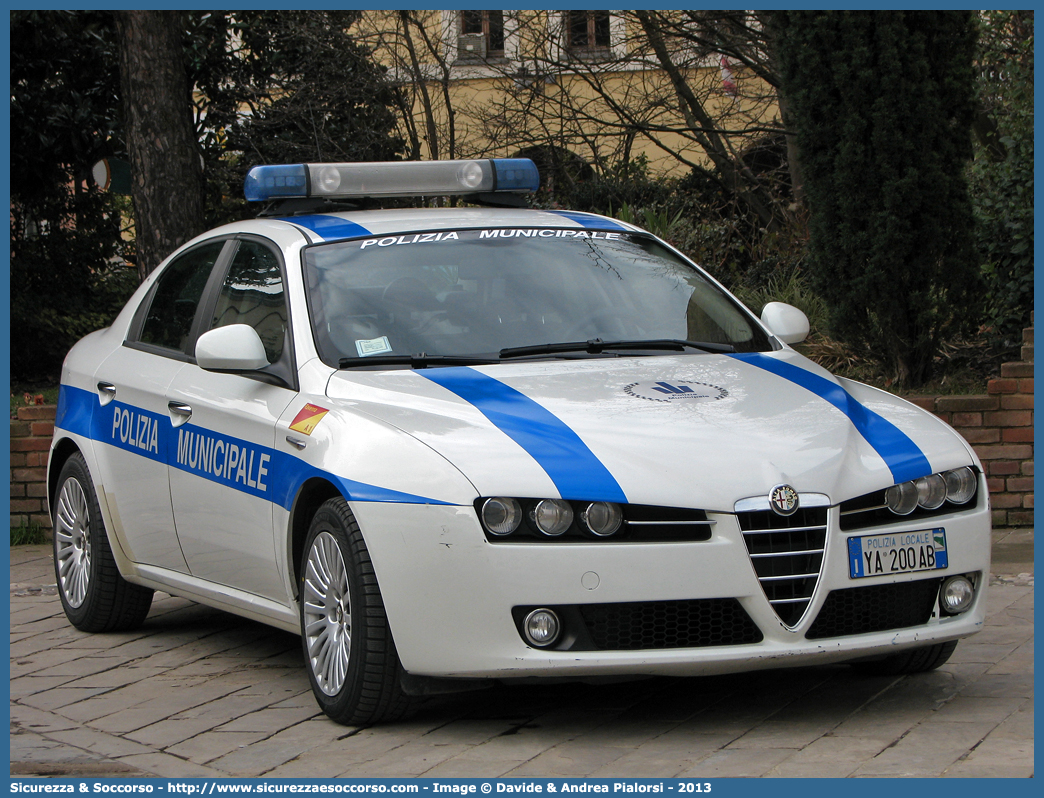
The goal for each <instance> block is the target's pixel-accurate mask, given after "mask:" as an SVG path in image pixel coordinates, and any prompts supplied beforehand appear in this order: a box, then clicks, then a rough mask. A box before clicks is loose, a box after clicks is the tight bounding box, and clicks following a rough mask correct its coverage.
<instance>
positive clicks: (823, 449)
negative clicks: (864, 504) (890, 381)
mask: <svg viewBox="0 0 1044 798" xmlns="http://www.w3.org/2000/svg"><path fill="white" fill-rule="evenodd" d="M327 393H328V396H329V398H330V399H331V400H333V403H335V404H337V405H339V406H340V407H341V408H343V410H344V411H345V412H349V411H351V412H362V413H366V414H367V415H370V416H373V417H376V418H378V419H380V420H382V421H384V422H385V423H388V424H391V425H393V426H395V427H397V428H399V429H400V430H402V431H404V432H406V433H408V434H409V435H411V436H413V437H414V438H416V439H418V440H420V441H422V442H423V443H425V444H427V445H428V446H429V447H431V448H432V449H434V450H435V451H436V452H438V453H439V454H441V455H442V456H443V457H444V458H446V460H448V461H449V462H450V463H452V464H453V466H455V467H456V468H457V469H459V470H460V471H461V472H462V473H463V474H464V475H465V476H466V477H467V478H468V479H469V480H470V481H471V482H472V484H473V485H474V486H475V489H476V491H477V493H478V495H480V496H496V495H509V496H518V497H533V498H535V497H559V496H560V497H562V498H566V499H577V500H580V499H588V500H599V499H600V500H612V501H628V502H631V503H636V504H657V505H670V506H688V507H701V508H704V509H707V510H712V511H713V510H718V511H732V510H733V507H734V505H735V502H736V501H738V500H740V499H743V498H750V497H763V496H767V494H768V493H769V491H771V489H772V488H773V487H774V486H776V485H779V484H781V483H785V484H789V485H791V486H792V487H794V488H795V489H796V490H797V491H798V492H799V493H819V494H825V495H826V496H828V497H829V498H830V500H831V502H832V503H837V502H840V501H842V500H844V499H848V498H852V497H855V496H859V495H862V494H864V493H867V492H870V491H872V490H878V489H881V488H883V487H887V486H889V485H892V484H895V483H897V482H902V481H905V480H907V479H915V478H917V477H919V476H924V475H926V474H930V473H933V472H936V471H941V470H945V469H948V468H955V467H958V466H961V465H967V464H969V463H972V462H974V455H973V454H972V453H971V451H970V449H969V448H968V447H967V445H965V444H964V443H963V441H962V439H960V438H959V437H958V436H957V435H956V433H954V432H953V430H952V429H950V428H949V427H948V426H947V425H946V424H944V423H943V422H941V421H940V420H938V419H936V418H935V417H934V416H932V415H930V414H929V413H926V412H924V411H923V410H921V409H919V408H917V407H916V406H914V405H912V404H910V403H907V402H904V401H902V400H900V399H898V398H896V397H894V396H892V395H890V394H887V393H884V392H882V391H877V390H875V389H872V388H868V387H867V386H864V385H860V384H858V383H853V382H850V381H847V380H838V379H836V378H834V377H833V376H832V375H830V374H829V372H827V371H825V370H823V369H821V368H819V367H818V366H816V365H815V364H813V363H812V362H811V361H809V360H807V359H805V358H804V357H802V356H800V355H798V354H797V353H796V352H794V351H792V350H789V349H787V350H782V351H779V352H774V353H767V354H741V355H711V354H697V355H684V356H681V355H679V356H656V357H620V358H604V359H577V360H556V361H542V362H526V363H510V364H497V365H492V366H482V367H468V368H427V369H421V370H394V371H342V372H338V373H336V374H335V375H334V376H333V377H332V378H331V380H330V383H329V385H328V389H327ZM402 467H403V469H408V468H410V464H409V463H403V464H402Z"/></svg>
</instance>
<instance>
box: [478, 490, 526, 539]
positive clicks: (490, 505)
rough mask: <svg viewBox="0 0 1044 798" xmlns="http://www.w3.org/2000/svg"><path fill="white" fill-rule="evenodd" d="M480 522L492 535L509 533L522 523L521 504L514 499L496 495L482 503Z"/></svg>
mask: <svg viewBox="0 0 1044 798" xmlns="http://www.w3.org/2000/svg"><path fill="white" fill-rule="evenodd" d="M482 523H484V524H485V525H486V529H488V530H489V531H490V532H491V533H492V534H494V535H510V534H511V533H512V532H514V531H515V530H516V529H518V525H519V524H520V523H522V506H521V505H520V504H519V503H518V502H517V501H515V500H514V499H505V498H503V497H500V496H498V497H496V498H493V499H486V501H485V502H484V503H483V504H482Z"/></svg>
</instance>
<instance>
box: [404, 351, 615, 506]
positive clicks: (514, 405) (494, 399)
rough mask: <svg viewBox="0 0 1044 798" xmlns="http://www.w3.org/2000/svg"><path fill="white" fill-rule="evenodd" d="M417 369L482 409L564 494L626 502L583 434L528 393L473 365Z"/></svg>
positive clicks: (590, 499) (589, 499)
mask: <svg viewBox="0 0 1044 798" xmlns="http://www.w3.org/2000/svg"><path fill="white" fill-rule="evenodd" d="M418 373H419V374H421V376H424V377H427V378H428V379H429V380H431V381H432V382H434V383H436V384H438V385H441V386H442V387H443V388H445V389H446V390H448V391H452V392H453V393H455V394H456V395H457V396H459V397H460V398H461V399H463V400H464V401H465V402H469V403H470V404H472V405H474V406H475V407H476V408H478V409H479V411H481V413H482V415H484V416H485V417H486V418H488V419H489V420H490V421H492V422H493V424H494V425H496V427H497V428H498V429H499V430H500V431H501V432H503V433H504V434H506V435H507V436H508V437H509V438H511V439H512V440H513V441H514V442H515V443H517V444H518V445H519V446H521V447H522V448H523V449H525V450H526V451H527V452H528V453H529V455H530V456H531V457H532V458H533V459H534V460H536V461H537V463H539V464H540V467H541V468H543V469H544V471H545V472H547V475H548V476H549V477H551V481H552V482H554V483H555V487H556V488H558V492H559V493H560V494H561V496H562V498H563V499H574V500H579V499H586V500H588V501H609V502H626V501H627V497H626V496H625V495H624V492H623V489H622V488H621V487H620V485H619V483H618V482H617V481H616V479H615V478H614V477H613V475H612V474H610V473H609V469H607V468H606V467H605V466H604V465H603V464H602V461H601V460H599V459H598V458H597V457H595V455H594V453H593V452H592V451H591V450H590V449H589V448H587V444H586V443H584V442H583V441H582V440H580V436H579V435H577V434H576V433H575V432H573V430H571V429H570V428H569V427H567V426H566V425H565V424H564V423H562V421H561V420H560V419H559V418H558V417H557V416H555V415H554V414H553V413H552V412H551V411H549V410H548V409H547V408H545V407H543V406H541V405H539V404H537V403H536V402H534V401H533V400H532V399H530V398H529V397H528V396H526V395H525V394H523V393H520V392H519V391H517V390H515V389H514V388H512V387H510V386H508V385H505V384H504V383H502V382H500V381H499V380H495V379H493V378H492V377H489V376H487V375H485V374H483V373H481V372H479V371H475V370H474V369H470V368H442V369H426V370H425V371H423V372H418Z"/></svg>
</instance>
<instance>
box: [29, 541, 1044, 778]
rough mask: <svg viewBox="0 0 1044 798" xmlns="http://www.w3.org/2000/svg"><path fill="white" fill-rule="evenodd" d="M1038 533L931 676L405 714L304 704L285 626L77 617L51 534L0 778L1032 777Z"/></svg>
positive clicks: (524, 691) (168, 614) (36, 581)
mask: <svg viewBox="0 0 1044 798" xmlns="http://www.w3.org/2000/svg"><path fill="white" fill-rule="evenodd" d="M1032 560H1033V538H1032V531H1031V530H1015V531H1009V530H1002V531H999V532H995V533H994V568H993V570H994V575H993V576H992V578H991V584H992V585H993V587H992V588H991V592H990V599H989V612H988V617H987V622H986V627H985V629H984V631H982V632H981V633H980V634H978V635H976V636H975V637H973V638H971V639H969V640H966V641H963V642H962V643H961V644H960V645H959V646H958V648H957V651H956V653H955V654H954V656H953V658H952V659H951V660H950V662H949V663H948V664H946V665H945V666H943V667H942V668H941V669H939V670H938V671H935V672H933V673H928V674H920V675H917V676H909V677H874V678H866V677H860V676H857V675H856V674H854V673H852V672H850V670H851V669H849V668H847V667H845V666H826V667H819V668H800V669H786V670H774V671H763V672H758V673H754V674H743V675H734V676H720V677H708V678H694V679H668V678H657V679H648V680H645V681H636V682H628V683H622V684H615V685H599V686H591V685H578V684H561V685H546V684H545V685H540V686H528V685H527V686H522V687H519V686H514V687H504V686H497V687H494V688H492V689H491V690H486V691H483V692H481V693H471V694H463V695H457V696H444V697H440V698H437V699H432V700H430V701H429V702H427V703H426V704H424V705H423V706H422V707H421V708H420V710H419V711H418V712H417V713H416V714H415V715H414V716H413V717H412V718H411V719H410V720H408V721H406V722H402V723H394V724H388V725H384V726H377V727H373V728H353V727H344V726H337V725H335V724H333V723H331V722H329V721H328V720H326V719H325V718H324V717H323V716H322V715H321V714H319V713H318V712H317V708H316V705H315V702H314V700H313V699H312V696H311V692H310V690H309V687H308V680H307V677H306V675H305V671H304V665H303V663H302V657H301V653H300V644H299V641H298V639H297V638H296V637H295V636H293V635H290V634H287V633H285V632H280V631H277V630H274V629H271V628H268V627H266V626H263V625H261V624H257V623H252V622H250V621H246V620H242V619H240V618H236V617H234V616H231V615H227V614H225V613H221V612H218V611H216V610H211V609H208V608H206V607H202V606H199V605H197V604H193V603H192V602H189V601H186V600H184V599H179V598H173V597H170V596H166V595H165V594H159V593H158V594H157V595H156V601H155V603H154V604H153V609H152V613H151V615H150V616H149V619H148V621H147V622H146V624H145V626H144V627H143V628H142V629H141V630H139V631H137V632H134V633H127V634H122V633H121V634H106V635H88V634H83V633H80V632H78V631H76V630H75V629H73V628H72V627H71V626H70V625H69V624H68V622H67V621H66V619H65V616H64V615H63V613H62V609H61V604H60V602H59V600H58V598H57V596H56V594H55V587H54V575H53V572H52V571H51V564H50V550H49V548H48V547H43V546H34V547H19V548H16V549H12V550H11V561H12V563H11V774H12V775H15V776H31V775H62V776H162V777H167V778H179V777H223V776H261V775H264V776H269V777H327V776H369V777H380V776H388V777H404V776H424V777H440V778H446V777H468V776H479V777H496V776H505V777H516V776H519V777H520V776H541V777H550V776H576V777H580V776H592V777H628V776H630V777H673V776H682V777H684V776H691V777H696V778H701V779H705V778H713V777H727V776H769V777H776V776H835V777H836V776H857V777H862V776H871V777H872V776H1011V777H1029V776H1032V775H1033V575H1032V574H1033V564H1032Z"/></svg>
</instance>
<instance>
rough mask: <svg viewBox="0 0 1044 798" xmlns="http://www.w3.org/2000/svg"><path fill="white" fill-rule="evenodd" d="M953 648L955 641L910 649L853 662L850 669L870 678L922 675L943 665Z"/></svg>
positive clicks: (955, 645) (955, 644)
mask: <svg viewBox="0 0 1044 798" xmlns="http://www.w3.org/2000/svg"><path fill="white" fill-rule="evenodd" d="M955 648H957V641H956V640H950V641H948V642H946V643H936V644H935V645H932V646H923V647H921V648H912V649H910V650H909V651H904V652H902V653H901V654H893V655H892V656H890V657H885V658H884V659H878V660H871V661H869V662H854V663H852V667H854V668H855V669H856V670H858V671H860V672H862V673H865V674H867V675H872V676H901V675H903V674H910V673H924V672H926V671H933V670H935V669H936V668H938V667H939V666H941V665H945V664H946V661H947V660H948V659H949V658H950V655H951V654H953V651H954V649H955Z"/></svg>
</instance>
